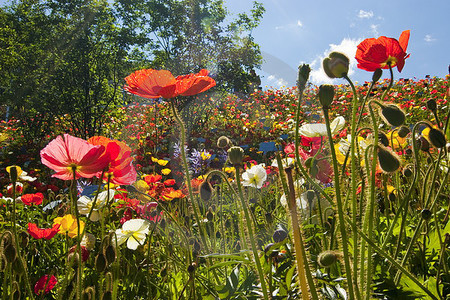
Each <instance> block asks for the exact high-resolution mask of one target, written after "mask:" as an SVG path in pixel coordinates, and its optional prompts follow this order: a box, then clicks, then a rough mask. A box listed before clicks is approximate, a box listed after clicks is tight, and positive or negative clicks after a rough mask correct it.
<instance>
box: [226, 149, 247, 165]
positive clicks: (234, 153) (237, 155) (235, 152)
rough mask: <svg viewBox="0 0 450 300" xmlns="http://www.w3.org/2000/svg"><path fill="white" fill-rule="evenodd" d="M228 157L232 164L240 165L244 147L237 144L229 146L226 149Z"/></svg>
mask: <svg viewBox="0 0 450 300" xmlns="http://www.w3.org/2000/svg"><path fill="white" fill-rule="evenodd" d="M228 158H229V160H230V162H231V163H232V164H233V165H234V166H239V165H241V164H242V160H243V159H244V149H242V148H241V147H237V146H233V147H231V148H230V149H228Z"/></svg>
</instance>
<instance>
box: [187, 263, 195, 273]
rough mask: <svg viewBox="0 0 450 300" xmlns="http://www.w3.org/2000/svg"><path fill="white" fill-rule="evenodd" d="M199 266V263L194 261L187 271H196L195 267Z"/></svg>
mask: <svg viewBox="0 0 450 300" xmlns="http://www.w3.org/2000/svg"><path fill="white" fill-rule="evenodd" d="M196 268H197V264H196V263H195V262H193V263H192V264H190V265H189V266H188V268H187V271H188V272H189V273H194V271H195V269H196Z"/></svg>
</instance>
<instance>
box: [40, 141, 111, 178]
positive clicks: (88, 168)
mask: <svg viewBox="0 0 450 300" xmlns="http://www.w3.org/2000/svg"><path fill="white" fill-rule="evenodd" d="M104 150H105V147H104V146H94V145H92V144H89V143H88V142H87V141H85V140H83V139H80V138H77V137H73V136H71V135H68V134H64V137H62V136H58V137H57V138H55V139H54V140H53V141H51V142H50V143H49V144H48V145H47V146H46V147H45V148H44V149H42V150H41V160H42V163H43V164H44V165H46V166H47V167H49V168H50V169H52V170H54V171H55V172H56V173H55V174H53V175H52V177H56V178H59V179H62V180H72V179H73V172H74V171H75V179H78V178H80V177H83V178H92V177H94V176H95V175H96V174H97V173H98V172H101V171H102V170H103V169H104V168H105V167H106V166H107V165H108V163H109V160H110V158H109V156H105V155H103V156H102V154H103V152H104Z"/></svg>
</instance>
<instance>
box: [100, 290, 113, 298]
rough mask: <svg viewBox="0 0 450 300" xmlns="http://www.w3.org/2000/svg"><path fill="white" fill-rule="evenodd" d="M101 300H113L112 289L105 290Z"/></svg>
mask: <svg viewBox="0 0 450 300" xmlns="http://www.w3.org/2000/svg"><path fill="white" fill-rule="evenodd" d="M101 300H112V292H111V291H105V292H104V293H103V295H102V299H101Z"/></svg>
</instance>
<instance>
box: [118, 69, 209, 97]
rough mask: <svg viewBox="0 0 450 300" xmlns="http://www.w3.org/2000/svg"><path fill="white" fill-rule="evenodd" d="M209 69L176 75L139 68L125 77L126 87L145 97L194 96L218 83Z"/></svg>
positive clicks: (164, 71) (127, 89) (131, 91)
mask: <svg viewBox="0 0 450 300" xmlns="http://www.w3.org/2000/svg"><path fill="white" fill-rule="evenodd" d="M208 73H209V71H208V70H205V69H202V70H200V72H198V73H197V74H188V75H182V76H178V77H176V78H175V77H174V76H173V75H172V73H170V71H167V70H153V69H144V70H138V71H136V72H134V73H133V74H131V75H129V76H127V77H126V78H125V80H126V82H127V85H125V86H124V89H125V90H126V91H128V92H130V93H132V94H135V95H138V96H141V97H144V98H160V97H162V98H166V99H169V98H173V97H176V96H180V95H181V96H192V95H196V94H199V93H202V92H204V91H206V90H208V89H210V88H212V87H213V86H215V85H216V82H215V80H214V79H212V78H211V77H209V76H208Z"/></svg>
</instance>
